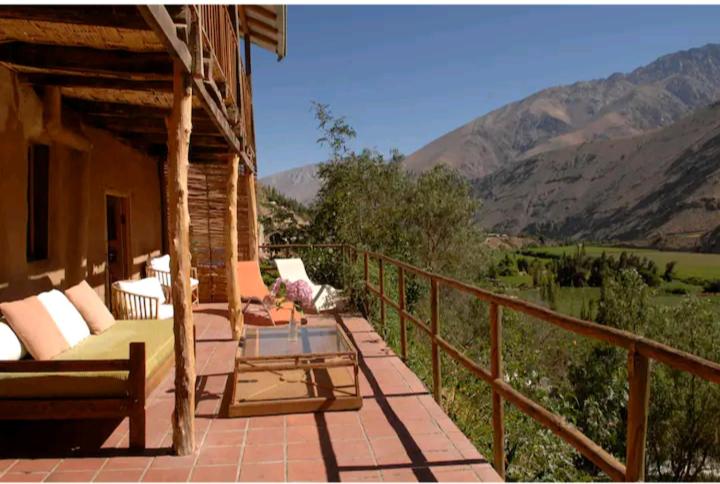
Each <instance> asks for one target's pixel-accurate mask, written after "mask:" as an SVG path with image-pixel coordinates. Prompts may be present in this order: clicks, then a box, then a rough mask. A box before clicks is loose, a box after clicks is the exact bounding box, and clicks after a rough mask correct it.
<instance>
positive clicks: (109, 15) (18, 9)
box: [0, 4, 148, 30]
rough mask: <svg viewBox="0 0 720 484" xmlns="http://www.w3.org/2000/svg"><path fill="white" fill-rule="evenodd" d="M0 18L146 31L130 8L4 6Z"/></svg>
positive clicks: (130, 6)
mask: <svg viewBox="0 0 720 484" xmlns="http://www.w3.org/2000/svg"><path fill="white" fill-rule="evenodd" d="M0 19H12V20H30V21H33V22H52V23H59V24H73V25H87V26H93V27H115V28H119V29H132V30H148V26H147V23H145V21H144V20H143V18H142V17H141V16H140V15H139V14H138V11H137V9H136V8H135V7H134V6H132V5H89V4H85V5H83V6H82V8H78V7H77V6H76V5H3V6H0Z"/></svg>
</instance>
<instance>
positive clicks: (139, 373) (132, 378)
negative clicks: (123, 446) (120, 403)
mask: <svg viewBox="0 0 720 484" xmlns="http://www.w3.org/2000/svg"><path fill="white" fill-rule="evenodd" d="M129 356H130V371H129V372H128V387H129V388H128V394H129V396H130V412H129V413H130V416H129V417H130V418H129V419H128V420H129V421H130V432H129V433H130V448H131V449H144V448H145V343H130V355H129Z"/></svg>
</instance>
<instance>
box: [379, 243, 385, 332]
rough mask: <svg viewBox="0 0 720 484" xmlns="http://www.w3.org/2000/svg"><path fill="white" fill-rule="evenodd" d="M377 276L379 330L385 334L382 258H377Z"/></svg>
mask: <svg viewBox="0 0 720 484" xmlns="http://www.w3.org/2000/svg"><path fill="white" fill-rule="evenodd" d="M378 275H379V278H380V280H379V285H380V329H381V331H382V332H383V336H384V333H385V263H384V261H383V258H382V257H379V258H378Z"/></svg>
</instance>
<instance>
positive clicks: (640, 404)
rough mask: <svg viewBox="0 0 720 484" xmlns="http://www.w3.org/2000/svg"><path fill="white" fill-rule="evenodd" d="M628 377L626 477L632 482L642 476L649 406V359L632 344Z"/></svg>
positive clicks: (642, 477) (642, 478)
mask: <svg viewBox="0 0 720 484" xmlns="http://www.w3.org/2000/svg"><path fill="white" fill-rule="evenodd" d="M628 379H629V381H630V391H629V396H628V417H627V449H626V450H627V454H626V462H625V466H626V469H625V480H626V481H628V482H633V481H642V480H644V479H645V441H646V437H647V418H648V408H649V406H650V360H649V359H648V358H647V357H646V356H643V355H641V354H640V353H638V352H637V351H635V349H634V348H633V349H632V350H631V351H630V352H629V353H628Z"/></svg>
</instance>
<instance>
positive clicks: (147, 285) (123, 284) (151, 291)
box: [118, 277, 165, 304]
mask: <svg viewBox="0 0 720 484" xmlns="http://www.w3.org/2000/svg"><path fill="white" fill-rule="evenodd" d="M118 286H119V287H120V289H121V290H123V291H125V292H129V293H130V294H137V295H138V296H147V297H154V298H158V299H159V300H160V304H162V303H164V302H165V293H164V292H163V288H162V285H161V284H160V281H159V280H158V279H157V278H156V277H146V278H145V279H140V280H138V281H120V282H118Z"/></svg>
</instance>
